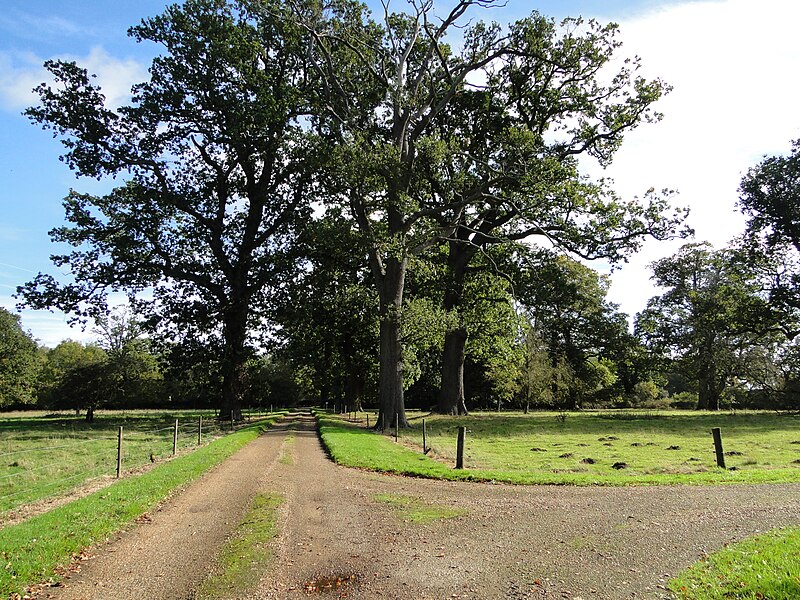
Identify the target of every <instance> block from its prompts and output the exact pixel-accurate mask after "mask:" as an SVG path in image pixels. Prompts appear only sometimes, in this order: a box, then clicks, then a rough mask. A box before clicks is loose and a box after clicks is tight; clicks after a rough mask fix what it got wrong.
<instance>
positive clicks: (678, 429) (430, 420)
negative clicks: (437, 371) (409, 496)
mask: <svg viewBox="0 0 800 600" xmlns="http://www.w3.org/2000/svg"><path fill="white" fill-rule="evenodd" d="M362 418H363V415H362ZM424 418H425V421H426V426H427V434H428V446H429V447H431V448H432V451H431V452H430V454H429V455H428V456H427V457H426V456H423V455H422V452H421V449H422V419H423V415H421V414H419V413H416V414H415V413H409V420H410V423H411V425H412V426H411V427H409V428H408V429H405V430H401V431H400V439H399V444H394V442H393V438H391V437H390V435H389V433H390V432H389V431H388V430H387V432H386V435H380V434H375V433H373V432H371V431H369V430H367V429H366V428H365V427H364V422H363V420H362V422H361V423H359V424H351V423H348V422H346V421H344V420H343V419H341V418H339V417H337V416H330V415H321V426H322V434H323V439H324V440H325V441H326V444H328V446H329V449H330V452H331V454H332V456H333V457H334V459H335V460H337V462H341V463H342V464H347V465H351V466H358V467H365V468H370V469H375V470H379V471H388V472H398V473H406V474H410V475H417V476H426V477H437V478H447V479H478V480H497V481H508V482H511V483H550V484H574V485H592V484H601V485H635V484H638V485H652V484H674V483H689V484H692V483H696V484H702V483H737V482H739V483H758V482H793V481H800V464H799V463H798V461H800V418H799V417H798V416H794V415H779V414H776V413H768V412H739V413H737V414H729V413H708V412H695V411H692V412H677V411H671V412H652V411H625V412H619V411H616V412H615V411H598V412H588V411H587V412H580V413H570V414H568V415H567V416H566V418H565V419H564V418H560V416H559V414H557V413H547V412H541V413H540V412H537V413H531V414H529V415H523V414H522V413H518V412H517V413H515V412H506V413H500V414H497V413H478V414H475V415H471V416H469V417H458V418H454V417H442V416H433V415H426V416H424ZM370 420H371V422H374V416H371V417H370ZM458 426H465V427H466V428H467V440H466V450H465V470H464V471H462V472H459V471H455V470H453V469H452V466H453V465H454V463H455V452H456V429H457V427H458ZM712 427H720V428H721V429H722V436H723V444H724V448H725V451H726V453H727V456H726V463H727V466H728V467H729V469H730V470H727V471H723V470H721V469H719V468H717V466H716V460H715V454H714V444H713V440H712V436H711V428H712ZM615 465H616V467H618V468H614V466H615ZM619 467H622V468H619Z"/></svg>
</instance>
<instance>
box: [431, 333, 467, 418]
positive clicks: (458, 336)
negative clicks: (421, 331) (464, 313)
mask: <svg viewBox="0 0 800 600" xmlns="http://www.w3.org/2000/svg"><path fill="white" fill-rule="evenodd" d="M466 344H467V330H466V328H464V327H459V328H458V329H452V330H450V331H448V332H447V333H446V334H445V336H444V351H443V353H442V387H441V389H440V391H439V404H438V406H437V407H436V411H437V412H439V413H441V414H443V415H466V414H468V413H467V405H466V403H465V402H464V358H465V356H466V352H465V347H466Z"/></svg>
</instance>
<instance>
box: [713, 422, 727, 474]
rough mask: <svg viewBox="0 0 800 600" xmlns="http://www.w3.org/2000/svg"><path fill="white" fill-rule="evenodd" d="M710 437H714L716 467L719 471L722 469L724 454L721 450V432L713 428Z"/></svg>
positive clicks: (717, 428) (723, 466)
mask: <svg viewBox="0 0 800 600" xmlns="http://www.w3.org/2000/svg"><path fill="white" fill-rule="evenodd" d="M711 435H712V436H713V437H714V451H715V453H716V455H717V466H718V467H719V468H720V469H724V468H725V452H724V451H723V449H722V430H721V429H720V428H719V427H714V428H713V429H712V430H711Z"/></svg>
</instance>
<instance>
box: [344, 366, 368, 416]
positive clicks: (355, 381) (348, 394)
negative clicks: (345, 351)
mask: <svg viewBox="0 0 800 600" xmlns="http://www.w3.org/2000/svg"><path fill="white" fill-rule="evenodd" d="M346 368H347V374H346V375H345V378H346V379H345V387H344V403H345V404H346V405H347V407H348V408H349V409H350V410H354V411H356V412H360V411H361V395H362V392H363V390H364V375H363V373H361V372H360V371H358V370H356V369H354V368H353V367H352V365H351V364H350V363H346Z"/></svg>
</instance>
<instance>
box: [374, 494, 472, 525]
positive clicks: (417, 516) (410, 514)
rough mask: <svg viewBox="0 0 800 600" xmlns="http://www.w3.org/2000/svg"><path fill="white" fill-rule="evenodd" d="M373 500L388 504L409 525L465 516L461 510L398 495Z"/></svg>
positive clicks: (380, 496)
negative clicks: (409, 523)
mask: <svg viewBox="0 0 800 600" xmlns="http://www.w3.org/2000/svg"><path fill="white" fill-rule="evenodd" d="M375 500H377V501H378V502H382V503H384V504H388V505H389V506H391V507H392V508H394V509H395V510H396V511H397V513H398V514H399V516H400V518H401V519H403V520H404V521H409V522H411V523H420V524H421V523H430V522H431V521H441V520H443V519H452V518H453V517H460V516H462V515H465V514H467V511H466V510H465V509H463V508H456V507H452V506H443V505H441V504H428V503H427V502H423V501H422V500H420V499H419V498H414V497H412V496H402V495H399V494H377V495H376V496H375Z"/></svg>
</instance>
